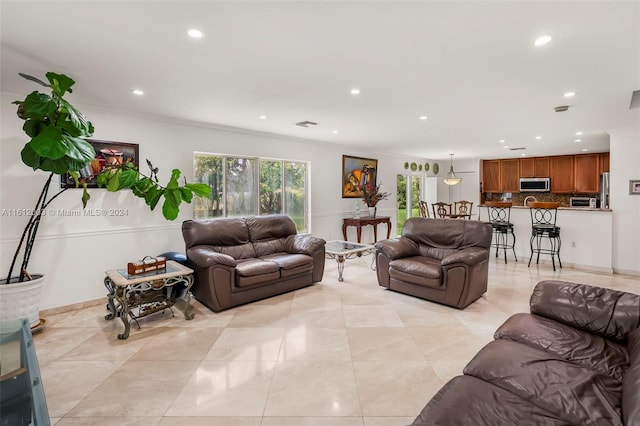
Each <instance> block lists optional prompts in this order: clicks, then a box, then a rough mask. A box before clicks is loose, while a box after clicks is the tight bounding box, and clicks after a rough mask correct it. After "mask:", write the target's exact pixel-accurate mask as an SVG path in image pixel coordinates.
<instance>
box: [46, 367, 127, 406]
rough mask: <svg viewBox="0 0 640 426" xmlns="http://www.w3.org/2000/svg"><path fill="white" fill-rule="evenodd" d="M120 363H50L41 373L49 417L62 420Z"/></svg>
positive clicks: (114, 370) (115, 369)
mask: <svg viewBox="0 0 640 426" xmlns="http://www.w3.org/2000/svg"><path fill="white" fill-rule="evenodd" d="M123 363H124V361H118V360H114V361H53V362H52V363H50V364H49V366H48V367H47V368H43V369H42V370H41V375H42V384H43V387H44V389H45V392H46V402H47V408H48V410H49V416H52V417H64V416H65V415H66V414H67V413H68V412H69V411H70V410H71V409H72V408H73V407H75V406H76V405H78V404H79V403H80V401H82V400H83V399H84V398H85V397H86V396H87V395H88V394H90V393H91V392H93V390H94V389H95V388H97V387H98V386H99V385H100V384H101V383H103V382H104V381H105V380H106V379H107V378H108V377H109V376H111V375H112V374H113V373H115V372H116V371H117V370H118V368H119V367H120V366H121V365H122V364H123Z"/></svg>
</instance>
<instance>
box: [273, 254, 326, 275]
mask: <svg viewBox="0 0 640 426" xmlns="http://www.w3.org/2000/svg"><path fill="white" fill-rule="evenodd" d="M262 259H264V260H268V261H270V262H275V263H277V264H278V265H279V266H280V268H281V270H280V275H281V276H282V277H283V278H284V277H290V276H293V275H297V274H301V273H303V272H308V271H310V270H311V269H313V258H312V257H311V256H307V255H306V254H289V253H274V254H270V255H268V256H264V257H263V258H262Z"/></svg>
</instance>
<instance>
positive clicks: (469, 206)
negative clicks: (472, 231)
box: [453, 200, 473, 219]
mask: <svg viewBox="0 0 640 426" xmlns="http://www.w3.org/2000/svg"><path fill="white" fill-rule="evenodd" d="M453 210H454V212H455V214H457V215H458V216H459V217H461V218H463V219H471V210H473V201H466V200H462V201H455V202H454V203H453Z"/></svg>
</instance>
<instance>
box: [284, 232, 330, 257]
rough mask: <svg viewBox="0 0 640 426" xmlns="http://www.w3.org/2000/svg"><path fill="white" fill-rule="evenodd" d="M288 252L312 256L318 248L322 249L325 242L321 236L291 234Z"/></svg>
mask: <svg viewBox="0 0 640 426" xmlns="http://www.w3.org/2000/svg"><path fill="white" fill-rule="evenodd" d="M291 241H292V242H291V246H290V250H289V252H290V253H301V254H307V255H309V256H312V255H313V254H314V253H316V252H317V251H318V250H324V246H325V244H326V243H327V242H326V241H325V240H323V239H322V238H318V237H313V236H311V235H298V234H296V235H293V239H292V240H291Z"/></svg>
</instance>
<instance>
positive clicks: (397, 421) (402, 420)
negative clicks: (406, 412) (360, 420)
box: [364, 415, 417, 426]
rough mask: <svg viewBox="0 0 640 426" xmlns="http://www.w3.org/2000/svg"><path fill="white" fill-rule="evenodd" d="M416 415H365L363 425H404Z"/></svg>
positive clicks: (411, 421) (409, 422)
mask: <svg viewBox="0 0 640 426" xmlns="http://www.w3.org/2000/svg"><path fill="white" fill-rule="evenodd" d="M416 417H417V415H416V416H414V417H365V418H364V426H405V425H410V424H411V423H413V421H414V420H415V418H416Z"/></svg>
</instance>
